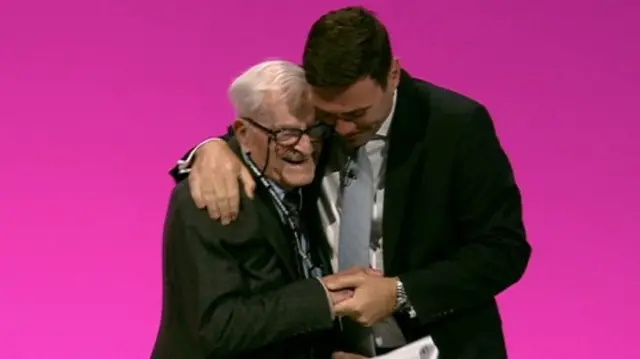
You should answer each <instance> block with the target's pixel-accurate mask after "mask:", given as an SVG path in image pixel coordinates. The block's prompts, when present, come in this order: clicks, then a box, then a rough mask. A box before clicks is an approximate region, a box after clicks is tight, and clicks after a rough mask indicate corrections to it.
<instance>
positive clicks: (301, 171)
mask: <svg viewBox="0 0 640 359" xmlns="http://www.w3.org/2000/svg"><path fill="white" fill-rule="evenodd" d="M315 168H316V167H315V165H306V166H301V168H291V169H290V170H289V171H285V173H284V176H283V177H284V178H283V180H284V181H283V182H285V183H287V185H288V186H290V187H304V186H306V185H308V184H310V183H311V182H313V176H314V175H315Z"/></svg>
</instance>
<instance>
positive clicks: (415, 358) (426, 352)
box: [375, 336, 438, 359]
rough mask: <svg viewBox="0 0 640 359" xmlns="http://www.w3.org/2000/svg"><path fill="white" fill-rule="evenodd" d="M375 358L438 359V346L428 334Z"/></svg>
mask: <svg viewBox="0 0 640 359" xmlns="http://www.w3.org/2000/svg"><path fill="white" fill-rule="evenodd" d="M375 358H376V359H438V348H437V347H436V345H435V343H434V342H433V339H431V337H430V336H427V337H424V338H422V339H419V340H416V341H415V342H413V343H410V344H407V345H405V346H403V347H400V348H398V349H396V350H394V351H392V352H389V353H387V354H384V355H379V356H376V357H375Z"/></svg>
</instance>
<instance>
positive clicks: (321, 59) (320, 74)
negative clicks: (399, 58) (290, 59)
mask: <svg viewBox="0 0 640 359" xmlns="http://www.w3.org/2000/svg"><path fill="white" fill-rule="evenodd" d="M392 58H393V57H392V54H391V43H390V41H389V33H388V32H387V29H386V28H385V26H384V24H382V22H380V20H378V18H377V17H376V16H375V14H374V13H373V12H372V11H369V10H367V9H365V8H363V7H360V6H356V7H346V8H342V9H339V10H334V11H331V12H329V13H326V14H325V15H323V16H322V17H321V18H319V19H318V20H317V21H316V22H315V23H314V24H313V25H312V26H311V30H310V31H309V35H308V36H307V43H306V45H305V48H304V54H303V57H302V67H303V68H304V70H305V73H306V77H307V82H309V84H310V85H311V86H314V87H321V88H346V87H349V86H351V85H353V84H355V83H356V82H358V81H360V80H362V79H364V78H366V77H371V79H373V80H374V81H375V82H377V83H378V84H379V85H380V86H382V88H386V86H387V80H388V76H389V71H390V69H391V62H392Z"/></svg>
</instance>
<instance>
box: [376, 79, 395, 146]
mask: <svg viewBox="0 0 640 359" xmlns="http://www.w3.org/2000/svg"><path fill="white" fill-rule="evenodd" d="M397 100H398V90H394V91H393V104H392V105H391V111H390V112H389V115H388V116H387V118H386V119H385V120H384V122H383V123H382V125H380V128H379V129H378V131H377V132H376V135H377V136H378V137H383V138H386V137H387V134H388V133H389V127H390V126H391V119H393V114H394V113H395V111H396V101H397Z"/></svg>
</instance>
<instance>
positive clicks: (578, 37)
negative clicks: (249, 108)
mask: <svg viewBox="0 0 640 359" xmlns="http://www.w3.org/2000/svg"><path fill="white" fill-rule="evenodd" d="M216 3H218V2H216V1H205V0H183V1H178V0H154V1H151V0H101V1H100V0H93V1H87V0H76V1H73V0H59V1H36V0H3V1H2V2H1V3H0V154H1V155H0V156H1V157H0V159H2V162H1V166H2V171H1V175H0V188H1V190H0V203H1V204H2V205H1V206H0V358H3V359H22V358H29V359H31V358H52V359H55V358H61V359H85V358H86V359H94V358H95V359H103V358H104V359H129V358H131V359H140V358H146V357H148V354H149V352H150V349H151V347H152V345H153V342H154V339H155V335H156V330H157V327H158V320H159V316H160V306H161V272H160V270H161V267H160V264H161V263H160V261H161V257H160V254H161V252H160V250H161V231H162V222H163V219H164V214H165V209H166V205H167V200H168V196H169V191H170V189H171V187H172V182H171V180H170V178H169V176H168V175H167V174H166V171H167V170H168V169H169V167H170V166H172V164H173V161H174V160H175V159H176V158H178V157H179V156H180V155H182V154H183V152H184V151H185V150H186V149H187V148H188V147H190V146H191V145H193V144H195V143H196V142H198V141H200V140H201V139H203V138H204V137H206V136H208V135H213V134H218V133H220V131H221V130H222V129H223V128H224V127H225V124H226V123H228V122H229V120H230V116H231V109H230V106H229V105H228V103H227V99H226V87H227V85H228V84H229V82H230V80H231V79H232V78H233V77H234V76H235V75H237V74H238V73H239V72H240V71H242V70H243V69H245V68H246V67H248V66H249V65H251V64H253V63H255V62H257V61H259V60H262V59H264V58H266V57H275V56H281V57H285V58H287V59H291V60H296V61H298V60H299V59H300V54H301V50H302V45H303V41H304V38H305V36H306V31H307V29H308V27H309V26H310V24H311V23H312V21H313V20H314V19H315V18H317V17H318V16H319V15H320V14H321V13H323V12H324V11H326V10H329V9H331V8H335V7H340V6H344V5H349V4H352V3H350V2H345V1H338V0H331V1H329V0H325V1H321V2H320V1H318V2H307V1H302V0H300V1H286V0H279V1H275V0H274V1H269V2H267V1H258V0H255V1H249V0H238V1H235V2H234V1H224V2H221V3H222V4H216ZM360 3H361V4H364V5H367V6H370V7H371V8H372V9H374V10H377V11H378V12H379V14H380V16H381V18H382V19H383V20H384V21H385V22H386V23H387V24H388V26H389V29H390V31H391V34H392V38H393V42H394V46H395V52H396V54H397V55H398V56H399V57H400V58H401V59H402V61H403V63H404V65H405V68H406V69H408V70H409V71H410V72H411V73H412V74H413V75H415V76H419V77H423V78H425V79H429V80H431V81H434V82H437V83H439V84H441V85H444V86H446V87H451V88H454V89H456V90H458V91H461V92H463V93H465V94H468V95H471V96H472V97H474V98H476V99H478V100H480V101H482V102H484V103H485V104H487V105H488V106H489V108H490V110H491V111H492V113H493V115H494V117H495V121H496V124H497V126H498V130H499V133H500V135H501V138H502V140H503V144H504V146H505V148H506V149H507V150H508V152H509V154H510V156H511V158H512V161H513V163H514V166H515V168H516V174H517V177H518V180H519V182H520V184H521V187H522V189H523V192H524V196H525V197H524V198H525V201H524V204H525V214H526V223H527V227H528V230H529V235H530V240H531V242H532V244H533V246H534V252H533V259H532V262H531V266H530V268H529V271H528V273H527V274H526V277H525V278H524V279H523V280H522V281H521V282H520V284H518V285H517V286H515V287H514V288H512V289H511V290H510V291H508V292H507V293H506V294H504V295H503V296H501V298H500V302H501V304H502V311H503V315H504V326H505V330H506V333H507V341H508V346H509V351H510V353H511V357H512V358H517V359H539V358H562V359H565V358H582V359H586V358H604V357H607V358H611V357H615V358H633V357H636V355H637V348H635V344H634V343H637V338H638V335H639V334H640V332H639V330H638V329H637V328H638V325H639V321H640V311H639V310H638V306H639V305H638V303H639V302H640V290H639V288H638V281H639V279H638V278H640V269H639V267H640V265H639V263H640V261H639V260H638V259H637V256H638V244H637V243H638V240H640V236H639V234H640V231H639V230H638V228H637V225H634V224H633V222H632V221H633V220H634V219H635V220H638V219H640V213H639V211H638V202H639V201H640V189H639V186H638V175H639V174H640V169H639V163H640V160H638V155H639V152H640V151H639V150H640V145H639V144H638V142H639V138H640V125H639V124H638V122H639V119H638V115H637V113H638V112H637V111H638V101H639V98H640V94H639V93H638V90H637V87H638V84H639V83H640V74H639V72H640V71H639V68H640V66H639V65H638V64H640V50H639V49H638V48H639V47H638V35H639V27H638V25H636V24H634V22H635V21H637V18H638V10H639V6H640V5H638V2H637V1H632V0H628V1H624V0H607V1H604V0H602V1H598V0H583V1H579V0H574V1H571V0H565V1H561V0H553V1H550V0H538V1H527V2H525V1H499V0H491V1H489V0H485V1H477V0H447V1H438V2H436V1H425V2H419V1H417V0H415V1H409V0H407V1H402V0H395V1H388V0H379V1H361V2H360Z"/></svg>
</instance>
